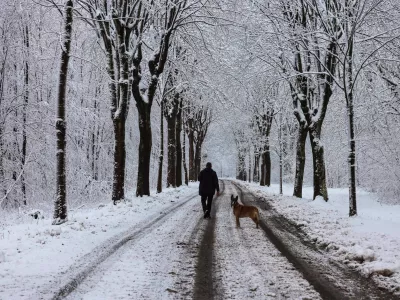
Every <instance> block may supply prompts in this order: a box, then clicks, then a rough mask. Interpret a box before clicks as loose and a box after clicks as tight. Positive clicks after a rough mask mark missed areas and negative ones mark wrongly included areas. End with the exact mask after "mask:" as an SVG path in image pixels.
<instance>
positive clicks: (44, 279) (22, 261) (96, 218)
mask: <svg viewBox="0 0 400 300" xmlns="http://www.w3.org/2000/svg"><path fill="white" fill-rule="evenodd" d="M195 195H197V184H193V185H191V186H190V187H181V188H178V189H165V190H164V192H163V193H161V194H155V193H154V196H150V197H143V198H137V197H135V196H134V195H133V193H128V194H127V199H130V200H127V201H126V202H125V203H120V204H118V205H116V206H114V205H112V204H111V201H107V200H105V201H104V203H106V204H104V205H100V206H99V208H98V209H94V210H85V209H80V210H78V211H76V212H70V213H69V218H68V219H69V221H68V222H67V223H64V224H62V225H59V226H53V225H51V221H52V220H51V218H45V219H33V218H32V217H30V216H28V215H20V216H19V217H18V218H15V216H13V219H14V220H15V224H14V225H13V224H10V220H4V221H3V222H2V224H1V231H0V299H36V298H35V296H34V295H36V294H37V293H38V292H40V288H41V287H43V286H45V285H49V284H50V285H52V284H53V283H54V282H53V280H54V278H55V277H57V276H58V275H59V274H61V273H62V272H65V271H66V270H67V269H68V268H69V267H70V266H71V265H73V264H74V263H75V262H76V261H78V260H79V259H80V258H82V257H84V255H85V254H88V253H90V252H91V251H93V249H95V247H97V246H99V245H101V244H102V243H106V241H108V240H109V239H110V238H112V237H115V236H118V235H122V236H123V234H124V232H126V231H129V229H130V228H135V225H137V224H139V223H141V222H143V221H144V220H146V219H155V218H156V217H158V216H160V214H162V213H163V211H164V210H165V209H166V208H168V207H171V206H174V205H177V204H178V203H179V202H180V201H184V200H185V199H187V198H188V197H191V196H195ZM114 242H115V241H114Z"/></svg>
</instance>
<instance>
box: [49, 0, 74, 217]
mask: <svg viewBox="0 0 400 300" xmlns="http://www.w3.org/2000/svg"><path fill="white" fill-rule="evenodd" d="M64 16H65V21H64V37H63V46H62V51H61V67H60V74H59V80H58V96H57V119H56V135H57V154H56V156H57V183H56V189H57V190H56V199H55V201H54V215H53V225H59V224H62V223H64V222H66V221H67V192H66V180H65V178H66V176H65V156H66V153H65V151H66V120H65V94H66V89H67V79H68V77H67V75H68V62H69V54H70V49H71V32H72V19H73V1H72V0H67V2H66V4H65V14H64Z"/></svg>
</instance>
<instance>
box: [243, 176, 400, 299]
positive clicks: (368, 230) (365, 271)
mask: <svg viewBox="0 0 400 300" xmlns="http://www.w3.org/2000/svg"><path fill="white" fill-rule="evenodd" d="M237 182H238V183H239V181H237ZM240 184H241V185H244V186H246V187H247V188H249V189H250V190H251V191H252V192H253V193H255V194H256V195H257V196H259V197H265V198H266V199H267V201H268V202H269V203H270V204H271V205H272V206H273V207H274V208H275V209H276V210H277V211H278V212H279V213H281V214H282V215H284V216H285V217H286V218H288V219H289V220H291V221H293V222H294V223H295V224H296V225H298V226H299V227H301V228H302V229H303V231H304V232H305V233H306V234H307V235H308V237H309V238H310V239H311V240H313V241H315V243H316V245H317V246H318V247H319V248H320V249H321V250H324V251H326V252H327V253H329V254H330V255H332V257H334V258H335V259H337V260H339V261H341V262H343V263H345V264H348V265H349V266H350V267H353V268H355V269H357V270H358V271H359V272H360V273H361V274H362V275H363V276H365V277H369V276H373V278H374V280H377V281H378V282H379V283H380V284H381V285H383V286H385V287H386V288H388V289H389V290H391V291H394V292H395V294H400V218H399V215H400V205H385V204H381V203H379V201H378V197H377V196H376V195H374V194H371V193H367V192H364V191H360V190H359V191H358V193H357V202H358V216H356V217H352V218H349V217H348V207H349V205H348V190H347V189H329V191H328V194H329V201H328V202H325V201H324V200H323V199H322V198H321V199H317V200H315V201H312V200H311V199H312V195H313V188H312V187H304V188H303V198H302V199H298V198H295V197H293V196H292V192H293V187H292V186H289V185H285V186H284V187H283V194H284V195H283V196H280V195H279V185H277V184H273V185H272V186H271V187H260V186H259V185H258V184H255V183H243V182H240Z"/></svg>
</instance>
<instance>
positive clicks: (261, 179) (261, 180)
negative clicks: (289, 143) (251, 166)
mask: <svg viewBox="0 0 400 300" xmlns="http://www.w3.org/2000/svg"><path fill="white" fill-rule="evenodd" d="M265 162H266V159H265V152H263V153H262V154H261V170H260V186H265V170H266V166H265Z"/></svg>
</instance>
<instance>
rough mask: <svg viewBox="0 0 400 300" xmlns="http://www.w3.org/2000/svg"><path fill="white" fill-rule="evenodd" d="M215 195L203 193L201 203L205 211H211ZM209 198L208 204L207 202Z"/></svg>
mask: <svg viewBox="0 0 400 300" xmlns="http://www.w3.org/2000/svg"><path fill="white" fill-rule="evenodd" d="M213 196H214V195H202V196H201V205H202V206H203V212H206V210H208V213H210V212H211V204H212V200H213ZM206 200H207V204H206Z"/></svg>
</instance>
